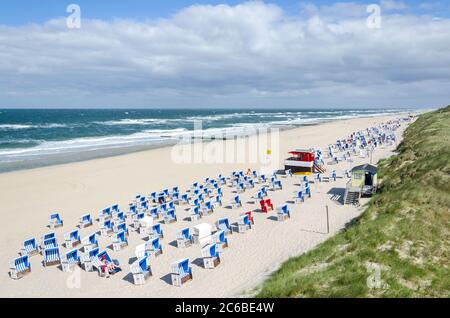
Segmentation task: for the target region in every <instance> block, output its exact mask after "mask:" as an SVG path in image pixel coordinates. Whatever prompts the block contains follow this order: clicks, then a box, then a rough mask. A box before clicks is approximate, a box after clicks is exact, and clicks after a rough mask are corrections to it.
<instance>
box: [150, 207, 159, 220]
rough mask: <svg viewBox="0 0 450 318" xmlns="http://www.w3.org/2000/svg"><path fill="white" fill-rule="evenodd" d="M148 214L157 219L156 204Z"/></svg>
mask: <svg viewBox="0 0 450 318" xmlns="http://www.w3.org/2000/svg"><path fill="white" fill-rule="evenodd" d="M150 216H151V217H153V218H154V219H159V216H160V214H159V211H158V208H157V207H156V206H155V207H153V208H151V209H150Z"/></svg>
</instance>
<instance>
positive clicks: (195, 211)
mask: <svg viewBox="0 0 450 318" xmlns="http://www.w3.org/2000/svg"><path fill="white" fill-rule="evenodd" d="M201 217H202V215H201V214H200V207H199V206H198V205H196V206H193V207H191V209H190V213H189V218H190V219H191V222H194V221H195V220H198V219H200V218H201Z"/></svg>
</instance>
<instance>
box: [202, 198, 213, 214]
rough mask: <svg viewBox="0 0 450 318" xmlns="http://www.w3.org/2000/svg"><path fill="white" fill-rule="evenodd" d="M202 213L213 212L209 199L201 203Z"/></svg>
mask: <svg viewBox="0 0 450 318" xmlns="http://www.w3.org/2000/svg"><path fill="white" fill-rule="evenodd" d="M202 213H203V215H205V214H212V213H214V207H213V205H212V203H211V201H205V203H203V206H202Z"/></svg>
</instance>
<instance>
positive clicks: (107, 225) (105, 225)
mask: <svg viewBox="0 0 450 318" xmlns="http://www.w3.org/2000/svg"><path fill="white" fill-rule="evenodd" d="M103 228H105V229H112V223H111V220H106V221H104V222H103Z"/></svg>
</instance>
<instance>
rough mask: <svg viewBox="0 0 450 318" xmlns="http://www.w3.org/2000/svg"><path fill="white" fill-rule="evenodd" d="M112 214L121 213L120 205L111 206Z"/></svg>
mask: <svg viewBox="0 0 450 318" xmlns="http://www.w3.org/2000/svg"><path fill="white" fill-rule="evenodd" d="M111 212H113V213H114V212H120V209H119V205H118V204H114V205H112V206H111Z"/></svg>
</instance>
